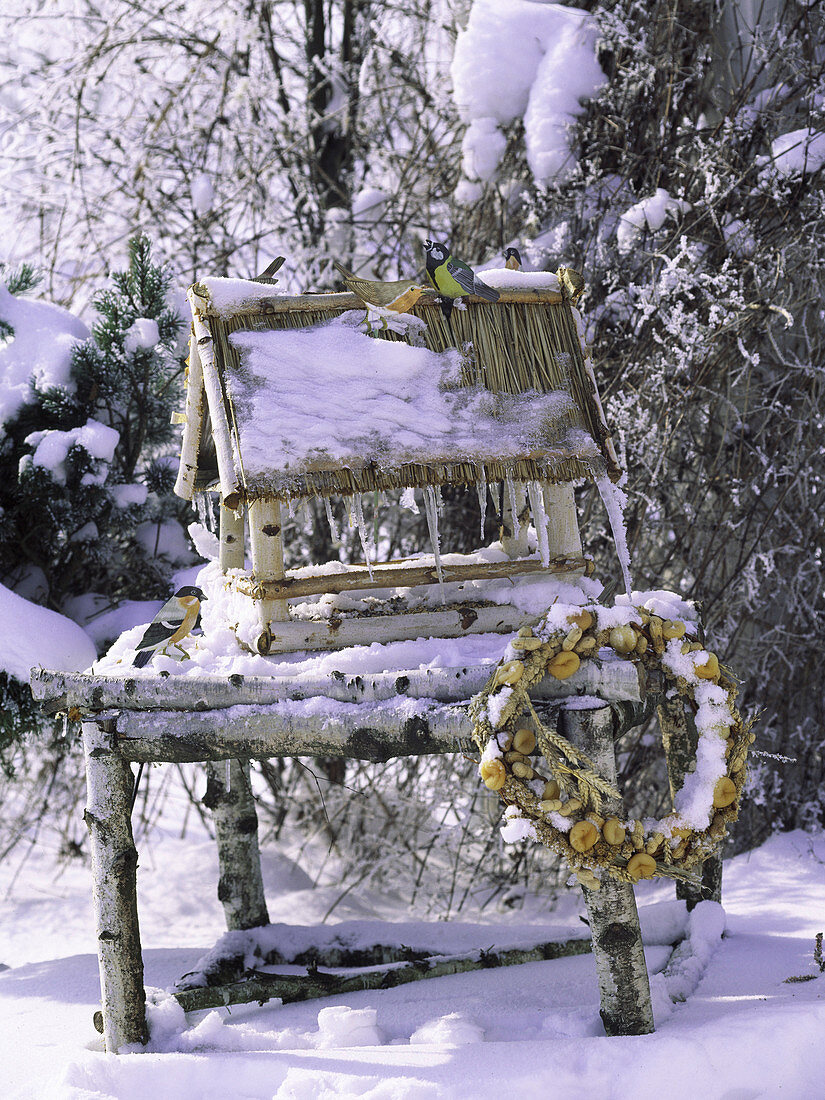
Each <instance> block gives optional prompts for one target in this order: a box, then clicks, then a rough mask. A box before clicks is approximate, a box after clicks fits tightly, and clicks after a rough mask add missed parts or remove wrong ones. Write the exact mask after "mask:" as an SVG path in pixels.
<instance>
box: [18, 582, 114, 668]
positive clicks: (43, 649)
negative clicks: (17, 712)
mask: <svg viewBox="0 0 825 1100" xmlns="http://www.w3.org/2000/svg"><path fill="white" fill-rule="evenodd" d="M0 622H2V623H3V644H2V647H0V669H2V671H3V672H7V673H8V674H9V675H10V676H13V677H14V678H15V679H17V680H21V681H23V683H28V682H29V675H30V673H31V670H32V669H33V668H34V667H35V666H37V665H40V666H41V667H42V668H49V669H54V670H55V671H58V672H82V671H83V670H84V669H87V668H89V666H90V665H91V664H92V662H93V661H94V659H95V657H96V656H97V653H96V651H95V647H94V642H93V641H92V639H91V638H90V637H89V635H88V634H87V633H86V631H85V630H83V629H82V628H81V627H79V626H78V625H77V623H73V622H72V620H71V619H67V618H66V617H65V615H58V613H57V612H56V611H50V610H49V609H48V608H47V607H40V605H39V604H35V603H30V602H29V600H24V599H23V597H22V596H18V595H17V593H16V592H12V591H11V590H10V589H8V588H4V587H3V585H0Z"/></svg>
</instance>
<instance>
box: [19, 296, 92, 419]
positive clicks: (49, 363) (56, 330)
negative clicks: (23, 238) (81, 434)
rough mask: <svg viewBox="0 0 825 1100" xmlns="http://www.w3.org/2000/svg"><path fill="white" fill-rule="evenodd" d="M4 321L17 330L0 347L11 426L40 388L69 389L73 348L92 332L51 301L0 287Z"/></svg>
mask: <svg viewBox="0 0 825 1100" xmlns="http://www.w3.org/2000/svg"><path fill="white" fill-rule="evenodd" d="M0 320H2V321H4V322H5V323H6V324H7V325H8V326H9V327H10V328H12V329H13V330H14V335H13V337H12V338H11V339H10V340H9V341H8V342H7V343H5V344H3V345H2V346H0V424H5V423H7V422H8V421H9V420H10V419H11V418H12V417H13V416H15V415H16V413H17V412H18V411H19V410H20V408H21V406H23V405H24V404H26V403H27V402H28V401H30V400H31V397H32V391H31V383H32V382H35V383H36V384H37V386H38V388H39V389H41V390H43V389H47V388H49V387H57V386H62V387H69V388H71V381H70V368H71V363H72V349H73V348H74V347H75V345H76V344H79V343H80V342H81V341H83V340H85V339H86V338H87V336H88V335H89V330H88V329H87V328H86V326H85V325H84V324H83V322H82V321H81V320H80V319H79V318H77V317H75V316H73V315H72V314H71V313H69V311H68V310H66V309H62V308H61V307H60V306H56V305H53V304H52V303H51V302H41V301H35V300H32V299H29V298H22V297H21V298H18V297H15V296H14V295H13V294H10V293H9V291H8V289H7V287H6V286H5V284H4V283H0Z"/></svg>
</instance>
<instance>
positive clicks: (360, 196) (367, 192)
mask: <svg viewBox="0 0 825 1100" xmlns="http://www.w3.org/2000/svg"><path fill="white" fill-rule="evenodd" d="M388 198H389V196H388V194H387V192H386V191H382V190H381V188H380V187H364V188H363V189H362V190H361V191H359V192H358V193H357V194H356V195H354V196H353V199H352V207H351V209H352V216H353V218H354V219H357V220H358V221H360V222H375V221H378V219H379V218H381V217H382V216H383V213H384V207H385V206H386V205H387V199H388Z"/></svg>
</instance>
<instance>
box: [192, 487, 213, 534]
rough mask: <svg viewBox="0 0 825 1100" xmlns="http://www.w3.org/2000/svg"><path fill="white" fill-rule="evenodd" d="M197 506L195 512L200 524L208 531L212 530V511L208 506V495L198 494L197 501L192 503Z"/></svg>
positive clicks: (196, 495)
mask: <svg viewBox="0 0 825 1100" xmlns="http://www.w3.org/2000/svg"><path fill="white" fill-rule="evenodd" d="M192 503H193V504H194V505H195V512H196V513H197V516H198V523H199V524H200V525H201V526H202V527H205V528H206V530H207V531H211V530H212V524H211V523H210V522H209V513H210V512H211V511H212V509H211V508H210V507H209V506H208V501H207V498H206V493H196V494H195V499H194V501H193V502H192Z"/></svg>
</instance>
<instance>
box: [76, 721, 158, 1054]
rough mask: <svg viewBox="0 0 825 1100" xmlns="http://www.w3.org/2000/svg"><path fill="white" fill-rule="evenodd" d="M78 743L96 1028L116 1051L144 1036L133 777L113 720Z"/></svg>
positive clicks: (86, 726) (87, 731)
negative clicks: (88, 853) (99, 1024)
mask: <svg viewBox="0 0 825 1100" xmlns="http://www.w3.org/2000/svg"><path fill="white" fill-rule="evenodd" d="M83 747H84V752H85V756H86V784H87V801H86V812H85V814H84V817H85V820H86V825H87V826H88V829H89V833H90V836H91V848H92V881H93V885H92V899H93V903H94V914H95V928H96V933H97V956H98V964H99V967H100V991H101V999H102V1007H103V1035H104V1040H105V1044H106V1050H107V1051H109V1052H110V1053H117V1051H119V1050H120V1049H121V1048H122V1047H124V1046H126V1045H127V1044H130V1043H139V1044H145V1043H146V1041H147V1038H148V1034H147V1029H146V1011H145V994H144V989H143V958H142V955H141V950H140V929H139V927H138V914H137V849H136V848H135V842H134V838H133V837H132V823H131V812H132V791H133V788H134V778H133V776H132V769H131V768H130V767H129V765H128V764H127V763H126V761H125V760H123V759H122V758H121V757H120V755H119V754H118V752H117V750H116V747H115V744H114V729H113V727H112V729H111V730H109V729H107V728H106V724H105V723H102V722H84V723H83Z"/></svg>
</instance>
